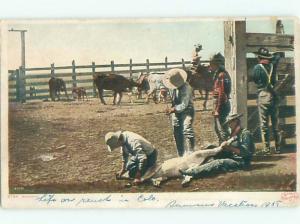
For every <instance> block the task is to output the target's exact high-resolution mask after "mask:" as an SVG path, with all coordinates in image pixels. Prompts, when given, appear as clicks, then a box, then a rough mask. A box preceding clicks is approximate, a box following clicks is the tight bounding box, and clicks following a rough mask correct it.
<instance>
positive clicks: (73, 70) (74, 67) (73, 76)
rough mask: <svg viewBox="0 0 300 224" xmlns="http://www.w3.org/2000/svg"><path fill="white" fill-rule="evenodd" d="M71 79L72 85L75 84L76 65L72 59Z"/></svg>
mask: <svg viewBox="0 0 300 224" xmlns="http://www.w3.org/2000/svg"><path fill="white" fill-rule="evenodd" d="M72 80H73V87H76V86H77V82H76V66H75V60H73V61H72Z"/></svg>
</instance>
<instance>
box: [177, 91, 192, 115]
mask: <svg viewBox="0 0 300 224" xmlns="http://www.w3.org/2000/svg"><path fill="white" fill-rule="evenodd" d="M180 93H181V103H180V104H178V105H176V106H175V107H174V110H175V111H174V112H175V113H180V112H182V111H184V110H185V109H186V108H187V106H188V105H189V102H190V100H191V98H192V90H191V89H190V88H189V87H188V86H185V87H184V89H183V90H182V91H181V92H180Z"/></svg>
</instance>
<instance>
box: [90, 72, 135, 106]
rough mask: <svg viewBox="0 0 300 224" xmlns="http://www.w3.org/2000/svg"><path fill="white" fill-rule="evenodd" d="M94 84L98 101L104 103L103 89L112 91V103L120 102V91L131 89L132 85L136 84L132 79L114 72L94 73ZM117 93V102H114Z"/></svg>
mask: <svg viewBox="0 0 300 224" xmlns="http://www.w3.org/2000/svg"><path fill="white" fill-rule="evenodd" d="M94 84H95V85H96V86H97V89H98V93H99V98H100V101H101V103H103V104H104V105H106V102H105V101H104V98H103V91H104V90H112V91H113V92H114V101H113V104H120V102H121V99H122V96H123V94H122V92H126V91H131V90H132V87H134V86H137V84H136V83H135V82H134V81H133V80H129V79H126V78H125V77H124V76H122V75H116V74H100V75H94ZM117 94H119V100H118V102H116V97H117Z"/></svg>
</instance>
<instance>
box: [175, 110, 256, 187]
mask: <svg viewBox="0 0 300 224" xmlns="http://www.w3.org/2000/svg"><path fill="white" fill-rule="evenodd" d="M241 116H242V115H241V114H231V115H229V116H228V117H227V119H226V121H225V123H224V124H223V125H228V126H229V128H230V130H231V135H230V138H232V137H236V140H235V141H233V142H232V143H230V144H228V142H227V141H225V142H223V143H222V144H221V145H220V146H221V147H222V148H223V150H222V152H221V153H219V155H217V156H215V157H214V158H211V159H210V160H208V161H207V162H206V163H205V164H203V165H200V166H196V167H192V168H189V169H187V170H185V171H181V174H183V175H184V180H183V182H182V185H183V186H187V185H188V183H189V182H190V181H191V180H192V178H201V177H205V176H208V175H211V174H216V173H221V172H229V171H236V170H240V169H246V168H248V167H249V166H250V163H251V159H252V155H253V152H254V151H255V148H254V147H255V146H254V142H253V138H252V135H251V133H250V131H249V130H247V129H246V128H242V127H241V124H240V123H241V122H240V119H239V118H240V117H241Z"/></svg>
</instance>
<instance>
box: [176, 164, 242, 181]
mask: <svg viewBox="0 0 300 224" xmlns="http://www.w3.org/2000/svg"><path fill="white" fill-rule="evenodd" d="M241 167H242V164H241V163H239V162H237V161H235V160H233V159H217V160H212V161H211V162H208V163H205V164H203V165H199V166H195V167H192V168H189V169H187V170H184V171H181V174H182V175H183V176H184V180H183V182H182V185H183V186H187V184H188V183H189V182H190V181H191V180H192V179H193V178H202V177H206V176H209V175H215V174H218V173H222V172H229V171H236V170H238V169H240V168H241Z"/></svg>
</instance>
